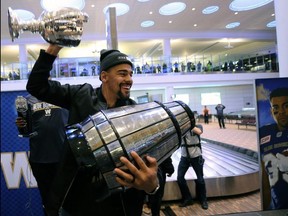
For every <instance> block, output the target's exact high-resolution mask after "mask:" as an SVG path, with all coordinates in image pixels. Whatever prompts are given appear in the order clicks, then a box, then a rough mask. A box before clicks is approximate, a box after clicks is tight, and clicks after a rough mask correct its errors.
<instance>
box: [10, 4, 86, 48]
mask: <svg viewBox="0 0 288 216" xmlns="http://www.w3.org/2000/svg"><path fill="white" fill-rule="evenodd" d="M84 22H88V15H87V14H86V13H83V12H81V11H80V10H78V9H75V8H68V7H66V8H61V9H59V10H56V11H51V12H48V11H43V12H42V14H41V15H40V17H39V19H38V20H35V19H32V20H30V21H23V20H21V19H20V18H19V17H18V16H17V14H16V13H15V12H14V11H13V10H12V9H11V8H10V7H9V8H8V27H9V32H10V36H11V38H12V41H14V39H15V38H19V35H20V33H23V31H30V32H32V33H37V32H38V33H40V35H41V36H42V38H43V39H44V40H45V41H47V42H48V43H51V44H57V45H59V46H63V47H76V46H78V45H79V43H80V41H81V36H82V33H83V23H84Z"/></svg>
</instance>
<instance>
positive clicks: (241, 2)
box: [229, 0, 273, 11]
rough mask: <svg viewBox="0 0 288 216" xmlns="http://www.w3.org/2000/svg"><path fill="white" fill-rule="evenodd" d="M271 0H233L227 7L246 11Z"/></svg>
mask: <svg viewBox="0 0 288 216" xmlns="http://www.w3.org/2000/svg"><path fill="white" fill-rule="evenodd" d="M272 1H273V0H234V1H232V2H231V3H230V5H229V8H230V10H232V11H247V10H253V9H255V8H259V7H262V6H264V5H266V4H268V3H270V2H272Z"/></svg>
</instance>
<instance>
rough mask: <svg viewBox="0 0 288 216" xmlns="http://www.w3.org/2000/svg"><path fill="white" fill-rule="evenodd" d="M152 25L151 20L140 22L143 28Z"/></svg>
mask: <svg viewBox="0 0 288 216" xmlns="http://www.w3.org/2000/svg"><path fill="white" fill-rule="evenodd" d="M153 25H154V21H152V20H147V21H143V22H142V23H141V26H142V27H143V28H147V27H150V26H153Z"/></svg>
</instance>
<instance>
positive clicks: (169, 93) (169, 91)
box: [164, 86, 175, 103]
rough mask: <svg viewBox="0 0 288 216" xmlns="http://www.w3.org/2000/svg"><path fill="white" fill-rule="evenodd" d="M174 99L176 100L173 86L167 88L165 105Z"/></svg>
mask: <svg viewBox="0 0 288 216" xmlns="http://www.w3.org/2000/svg"><path fill="white" fill-rule="evenodd" d="M174 98H175V94H174V87H173V86H167V87H166V88H165V101H164V103H166V102H170V101H173V100H174Z"/></svg>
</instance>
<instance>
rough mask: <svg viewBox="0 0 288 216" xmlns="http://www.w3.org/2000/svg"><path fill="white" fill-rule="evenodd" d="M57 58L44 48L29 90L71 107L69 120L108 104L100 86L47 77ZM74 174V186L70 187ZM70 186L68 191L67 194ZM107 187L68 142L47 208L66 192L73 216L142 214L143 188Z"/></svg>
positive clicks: (123, 102) (56, 205)
mask: <svg viewBox="0 0 288 216" xmlns="http://www.w3.org/2000/svg"><path fill="white" fill-rule="evenodd" d="M55 59H56V57H55V56H53V55H49V54H47V53H45V51H44V50H41V52H40V56H39V58H38V60H37V61H36V63H35V65H34V67H33V69H32V71H31V74H30V76H29V80H28V83H27V91H28V92H29V93H30V94H32V95H34V96H35V97H37V98H38V99H40V100H43V101H46V102H48V103H52V104H55V105H58V106H61V107H64V108H66V109H68V110H69V120H68V123H69V124H75V123H79V122H81V121H83V120H85V119H86V118H87V117H88V116H89V115H93V114H95V113H96V112H98V111H100V110H106V109H107V108H108V107H107V103H106V100H105V98H104V97H103V95H102V91H101V87H99V88H96V89H94V88H93V87H92V85H90V84H87V83H86V84H83V85H69V84H66V85H61V83H60V82H58V81H52V80H48V77H49V76H50V75H49V72H50V70H51V69H52V65H53V62H54V60H55ZM131 104H135V101H133V100H132V99H128V100H118V101H117V103H116V106H115V107H119V106H124V105H131ZM75 176H76V177H75ZM74 177H75V179H74V181H73V183H72V185H71V188H69V187H70V183H71V182H72V180H73V178H74ZM68 189H69V192H68V194H67V196H66V192H67V191H68ZM105 190H106V188H105V183H104V182H103V181H101V180H99V172H97V171H96V170H93V169H92V170H91V169H84V170H83V169H80V170H79V167H78V165H77V163H76V160H75V158H74V156H73V154H72V152H71V149H70V147H69V145H68V143H67V142H66V151H65V155H64V159H63V163H62V167H61V168H60V170H59V176H58V177H57V178H56V181H55V185H54V190H52V191H51V199H50V204H49V207H48V208H51V210H57V209H58V208H59V207H60V206H61V205H62V200H63V199H64V197H65V196H66V197H65V202H64V204H63V208H64V209H65V210H66V211H68V212H69V213H70V214H71V215H73V216H74V215H75V216H76V215H77V216H78V215H79V216H83V215H85V216H92V215H93V216H94V215H97V216H101V215H105V216H106V215H115V216H116V215H119V216H120V215H121V216H122V215H131V216H132V215H133V216H137V215H139V216H140V215H141V213H142V206H143V199H144V196H145V193H144V191H139V190H136V189H133V188H132V189H128V190H126V191H125V192H119V193H115V194H112V195H110V196H108V197H106V198H104V196H103V194H105V193H106V191H105ZM123 206H124V208H123Z"/></svg>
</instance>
